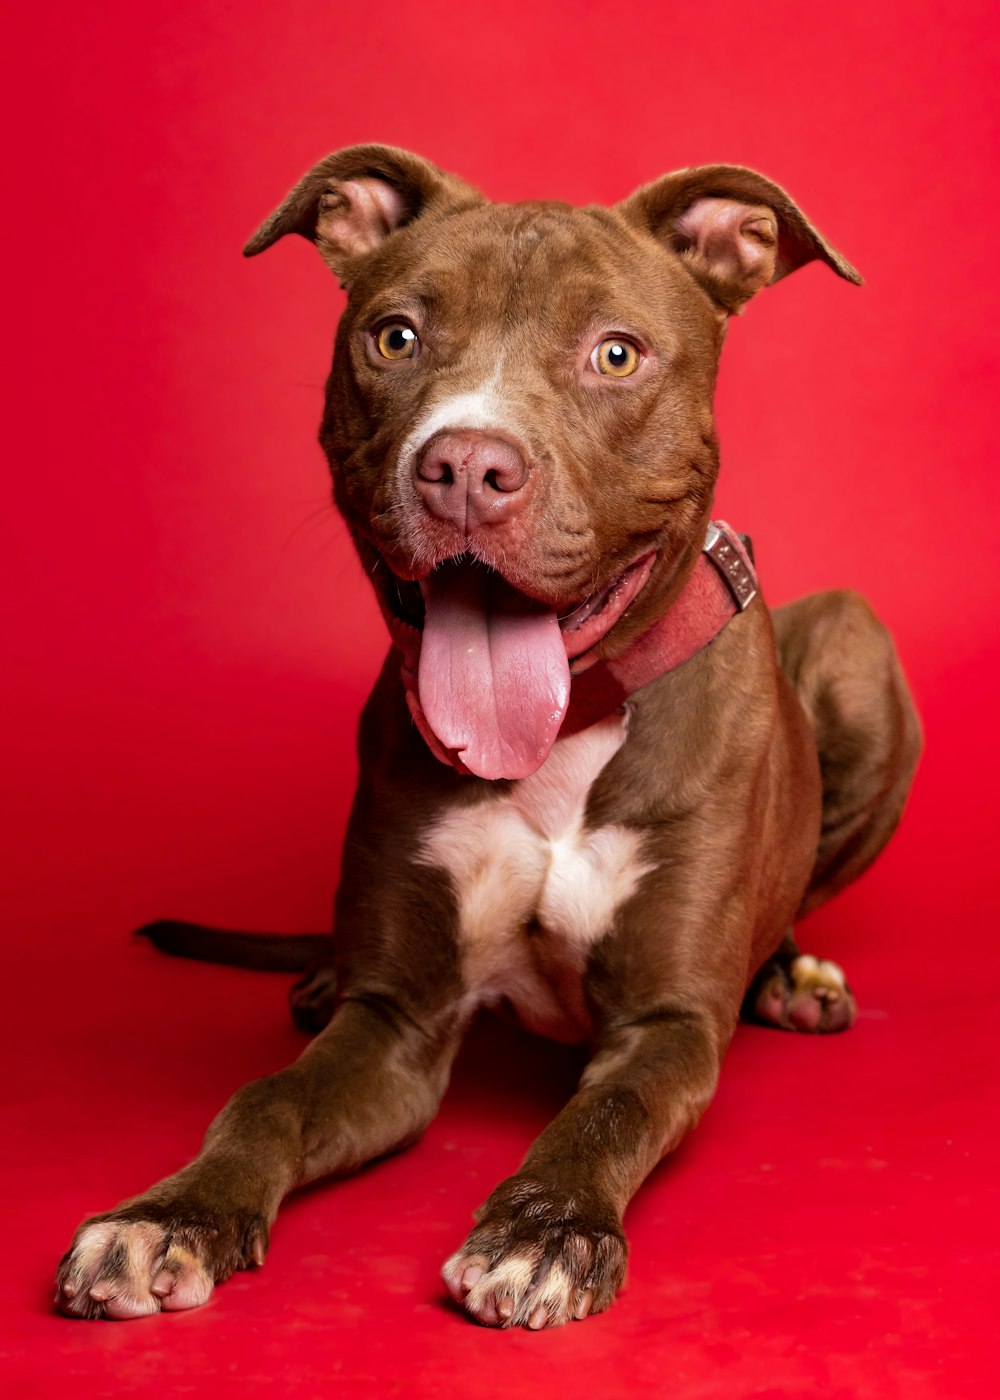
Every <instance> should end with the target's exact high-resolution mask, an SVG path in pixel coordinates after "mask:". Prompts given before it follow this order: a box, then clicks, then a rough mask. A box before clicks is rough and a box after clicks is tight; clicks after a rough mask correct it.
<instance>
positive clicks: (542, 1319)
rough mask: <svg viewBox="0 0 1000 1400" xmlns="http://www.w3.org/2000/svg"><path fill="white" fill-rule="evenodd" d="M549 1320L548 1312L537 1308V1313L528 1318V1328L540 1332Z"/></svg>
mask: <svg viewBox="0 0 1000 1400" xmlns="http://www.w3.org/2000/svg"><path fill="white" fill-rule="evenodd" d="M548 1320H549V1315H548V1313H547V1312H546V1310H545V1308H536V1309H535V1311H534V1312H533V1313H532V1314H531V1316H530V1317H529V1318H528V1326H529V1327H530V1328H531V1330H532V1331H533V1332H538V1331H540V1330H541V1328H543V1327H544V1326H545V1324H546V1323H547V1322H548Z"/></svg>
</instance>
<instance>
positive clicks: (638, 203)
mask: <svg viewBox="0 0 1000 1400" xmlns="http://www.w3.org/2000/svg"><path fill="white" fill-rule="evenodd" d="M617 209H618V211H619V213H621V214H622V215H624V217H625V218H626V219H627V220H628V221H629V222H630V223H632V224H635V225H638V226H639V227H640V228H643V229H645V230H646V231H648V232H649V233H652V234H653V235H654V237H656V238H657V239H659V240H660V241H661V242H662V243H665V244H666V245H667V246H668V247H669V248H671V249H672V250H673V252H675V253H676V254H677V255H678V256H679V257H680V259H681V261H682V262H683V263H684V265H685V267H687V269H688V271H689V272H690V273H691V275H692V276H693V277H694V279H695V281H696V282H698V283H699V284H700V285H701V286H702V287H703V288H704V290H705V291H706V292H707V293H708V295H709V296H710V297H711V298H712V300H713V301H714V302H715V303H716V305H717V306H718V308H719V310H720V313H725V314H738V313H739V312H740V311H742V309H743V307H744V305H745V304H746V302H748V301H749V300H750V298H751V297H752V296H753V295H754V293H755V292H758V291H760V289H761V287H766V286H769V285H770V284H771V283H772V282H778V281H780V279H781V278H782V277H786V276H787V275H788V273H789V272H794V271H795V269H796V268H797V267H801V266H802V265H803V263H807V262H812V261H813V259H815V258H819V259H820V260H821V261H822V262H825V263H826V264H827V266H828V267H832V268H833V270H834V272H836V273H837V274H838V276H840V277H844V278H846V279H847V281H848V282H854V283H855V284H856V285H860V283H861V277H860V275H859V274H858V273H857V272H855V270H854V268H853V267H852V266H851V264H850V263H849V262H848V261H847V259H846V258H843V257H841V255H840V254H839V253H838V252H837V250H836V249H835V248H832V247H831V246H830V244H829V243H827V241H826V239H825V238H824V237H823V235H822V234H821V233H819V232H818V230H817V229H815V228H813V226H812V224H811V223H810V222H809V220H808V219H807V218H806V217H805V215H804V214H803V213H802V211H801V209H799V208H798V206H797V205H796V204H794V203H793V202H792V200H791V199H789V197H788V195H787V194H786V193H785V191H784V190H783V189H780V188H779V186H777V185H774V184H772V183H771V181H770V180H767V179H765V178H764V176H763V175H758V174H757V172H756V171H755V170H747V169H746V168H745V167H743V166H741V165H702V166H698V167H696V168H694V169H691V170H676V171H674V173H673V174H672V175H664V176H663V177H662V179H659V180H654V181H653V183H652V184H650V185H644V186H643V187H642V188H641V189H639V190H636V192H635V194H633V195H631V196H630V197H629V198H628V199H626V200H623V201H622V203H621V204H619V205H617Z"/></svg>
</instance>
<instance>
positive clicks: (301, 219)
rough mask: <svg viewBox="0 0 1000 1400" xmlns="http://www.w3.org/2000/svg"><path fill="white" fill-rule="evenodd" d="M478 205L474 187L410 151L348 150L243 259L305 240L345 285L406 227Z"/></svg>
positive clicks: (301, 191)
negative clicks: (293, 236) (358, 265)
mask: <svg viewBox="0 0 1000 1400" xmlns="http://www.w3.org/2000/svg"><path fill="white" fill-rule="evenodd" d="M481 199H482V196H481V195H480V194H479V193H478V191H477V190H474V189H473V188H472V186H471V185H467V184H465V182H464V181H463V180H460V179H458V177H457V176H456V175H448V174H446V173H445V171H443V170H439V169H438V168H437V166H436V165H431V163H430V161H426V160H423V159H422V158H421V157H420V156H415V155H411V153H410V152H409V151H401V150H397V149H396V148H395V147H394V146H349V147H348V148H347V149H346V150H343V151H336V152H334V154H333V155H329V156H327V157H326V159H325V160H321V161H320V162H319V164H318V165H314V166H313V168H312V170H310V171H309V172H308V174H306V175H303V177H302V179H301V180H300V181H299V183H298V184H297V185H296V186H295V188H294V189H293V190H292V191H291V193H290V194H289V195H288V197H287V198H286V199H285V201H284V203H282V204H280V205H279V206H278V208H277V209H276V210H275V211H274V213H273V214H272V215H271V216H270V218H268V219H265V221H264V222H263V223H262V224H261V226H260V228H259V229H258V230H257V232H256V233H255V234H254V236H253V237H252V238H251V239H250V242H249V243H248V244H247V245H246V247H245V248H244V249H243V253H244V255H245V256H246V257H248V258H252V257H254V256H255V255H256V254H257V253H263V251H264V250H265V248H270V246H271V244H272V243H277V241H278V239H279V238H283V237H284V235H285V234H286V233H300V234H301V235H302V236H303V238H309V239H311V240H312V242H313V243H315V244H316V247H317V249H318V251H319V253H320V256H321V257H322V258H323V261H324V262H325V263H327V265H328V266H329V267H331V268H332V269H333V271H334V272H335V273H336V274H337V276H338V277H340V278H341V279H342V280H345V281H346V280H349V271H350V268H351V266H352V265H353V264H354V263H355V262H356V261H357V259H358V258H361V257H364V256H365V254H366V253H370V252H372V251H373V249H375V248H377V247H378V246H379V244H380V243H382V242H383V241H384V240H385V239H386V238H388V237H389V235H390V234H391V233H394V232H395V230H396V229H398V228H401V227H402V226H403V225H404V224H408V223H411V222H412V221H413V220H414V219H417V218H420V216H421V215H423V214H426V213H429V212H430V211H432V210H440V209H443V208H445V207H446V206H449V205H454V206H456V207H458V206H460V205H463V204H473V203H478V202H479V201H480V200H481Z"/></svg>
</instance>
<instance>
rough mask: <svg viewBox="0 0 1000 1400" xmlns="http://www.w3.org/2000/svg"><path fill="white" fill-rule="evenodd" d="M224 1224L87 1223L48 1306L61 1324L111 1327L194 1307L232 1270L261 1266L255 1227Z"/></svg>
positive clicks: (260, 1231)
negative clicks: (65, 1319) (64, 1319)
mask: <svg viewBox="0 0 1000 1400" xmlns="http://www.w3.org/2000/svg"><path fill="white" fill-rule="evenodd" d="M232 1224H233V1227H234V1228H233V1229H230V1230H226V1229H223V1228H220V1227H218V1226H210V1225H206V1224H203V1223H199V1224H185V1223H183V1222H182V1221H180V1220H177V1219H173V1220H170V1221H165V1222H159V1221H154V1220H145V1219H107V1218H105V1219H97V1220H92V1221H88V1222H86V1223H85V1224H83V1225H81V1227H80V1229H79V1230H78V1231H77V1234H76V1239H75V1240H74V1241H73V1244H72V1246H71V1247H70V1249H69V1251H68V1252H67V1253H66V1254H65V1255H64V1257H63V1259H62V1260H61V1262H60V1264H59V1270H58V1273H57V1275H56V1295H55V1303H56V1307H57V1308H58V1309H59V1311H60V1312H63V1313H66V1314H67V1315H68V1316H69V1317H82V1318H109V1319H112V1320H114V1321H126V1320H129V1319H132V1318H137V1317H149V1316H150V1315H151V1314H153V1313H158V1312H181V1311H183V1310H184V1309H186V1308H200V1307H201V1306H202V1304H204V1303H207V1302H208V1300H209V1298H210V1297H211V1294H212V1289H213V1288H214V1286H215V1284H216V1283H217V1282H222V1280H223V1279H225V1278H228V1276H229V1274H231V1273H232V1272H233V1270H234V1269H237V1268H246V1267H247V1266H248V1265H249V1264H262V1263H263V1262H264V1254H265V1251H266V1248H267V1232H266V1229H265V1228H264V1226H263V1222H237V1221H234V1222H232ZM237 1237H238V1238H237Z"/></svg>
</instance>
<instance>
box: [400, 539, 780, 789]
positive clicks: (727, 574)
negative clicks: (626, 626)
mask: <svg viewBox="0 0 1000 1400" xmlns="http://www.w3.org/2000/svg"><path fill="white" fill-rule="evenodd" d="M756 596H757V572H756V570H755V568H754V566H753V560H752V559H751V557H750V553H749V551H748V549H747V547H746V546H745V545H744V543H743V540H742V538H741V537H740V536H739V535H738V534H737V533H736V531H735V530H734V529H732V527H731V526H729V525H727V524H726V523H725V522H724V521H722V520H713V521H711V522H710V523H709V526H708V531H707V533H706V535H705V543H704V544H703V545H702V547H701V554H700V555H699V557H698V560H697V562H696V564H695V566H694V568H693V569H692V570H691V573H690V574H689V575H688V578H687V582H686V583H685V585H684V587H683V588H682V589H681V591H680V593H679V594H678V595H677V597H676V598H675V599H674V601H673V603H672V604H671V605H670V607H669V608H668V609H667V611H666V612H665V613H664V614H663V616H662V617H660V618H658V619H657V621H656V622H654V623H653V625H652V627H650V628H649V629H648V631H646V632H644V633H643V634H642V636H641V637H639V638H638V639H637V640H636V641H634V642H633V643H632V645H631V646H630V647H629V648H628V649H627V650H626V651H624V652H622V653H621V655H620V656H616V657H614V658H612V660H610V661H601V660H596V659H591V660H589V661H588V659H587V658H588V654H587V653H585V654H584V655H583V656H578V657H576V658H575V659H574V660H573V661H571V662H570V675H571V676H572V677H573V684H572V690H571V692H570V702H569V708H568V709H567V711H566V718H565V719H564V720H563V722H562V726H561V727H560V730H559V736H560V738H564V737H565V736H566V735H569V734H577V733H579V731H580V730H581V729H589V727H590V726H591V725H592V724H596V723H597V721H598V720H601V719H604V718H605V716H607V715H610V714H612V713H613V712H614V711H615V710H617V709H620V708H621V706H622V705H623V704H624V703H625V701H626V700H628V699H629V698H630V697H631V696H632V695H634V694H635V692H636V691H637V690H641V689H642V688H643V686H646V685H649V684H650V683H651V682H652V681H655V680H658V679H659V677H660V676H664V675H666V673H667V672H668V671H673V670H676V668H677V667H678V666H683V665H684V663H685V661H690V660H691V658H692V657H693V656H696V655H697V653H698V652H699V651H702V650H703V649H704V648H705V647H707V646H708V645H709V643H710V642H713V641H715V638H716V637H717V636H718V635H719V633H720V632H721V631H722V629H723V628H724V627H725V625H726V623H727V622H730V621H731V620H732V619H733V618H734V617H735V616H736V614H737V613H739V612H743V610H744V609H745V608H748V607H749V606H750V604H751V603H752V602H753V600H754V598H755V597H756ZM383 615H384V616H385V620H386V622H387V624H388V626H389V631H390V634H391V636H392V640H393V642H394V643H395V645H396V646H397V647H398V649H399V650H400V652H401V653H402V665H401V668H400V676H401V678H402V681H403V685H404V687H405V689H406V703H407V705H408V707H409V710H410V714H411V715H412V716H413V719H414V721H415V723H416V725H417V728H418V729H419V730H420V733H421V734H422V735H423V737H424V739H425V741H426V743H427V746H428V748H429V749H430V750H431V752H432V753H433V754H434V756H435V758H438V759H440V760H441V762H442V763H447V764H449V765H450V766H451V767H453V768H455V769H456V770H457V771H458V772H459V773H467V772H468V769H467V768H466V767H465V765H464V764H463V763H462V762H461V760H460V759H458V758H457V757H456V755H455V754H453V753H451V752H449V750H447V749H445V748H444V747H443V746H442V745H441V744H440V743H439V742H438V740H437V738H436V737H435V736H434V734H433V733H432V731H431V730H430V728H429V726H428V725H427V722H426V720H425V719H424V715H423V711H422V709H421V707H420V699H419V696H418V694H417V660H418V658H419V655H420V634H419V633H418V632H417V631H416V630H415V629H414V628H412V627H410V626H408V625H407V624H406V623H403V622H400V621H399V619H398V618H396V617H394V616H392V614H390V613H389V611H388V609H384V610H383Z"/></svg>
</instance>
